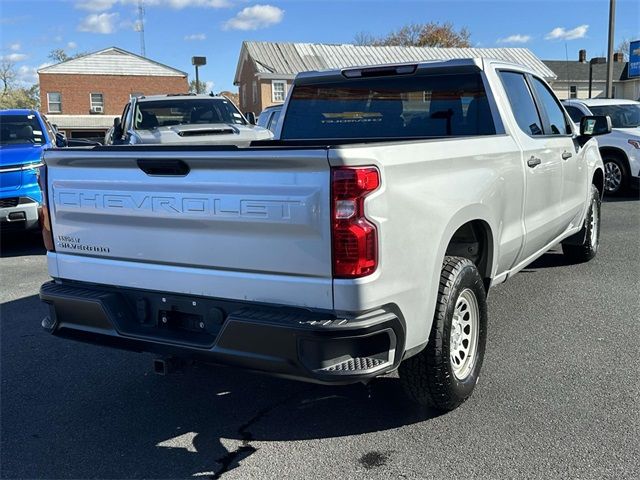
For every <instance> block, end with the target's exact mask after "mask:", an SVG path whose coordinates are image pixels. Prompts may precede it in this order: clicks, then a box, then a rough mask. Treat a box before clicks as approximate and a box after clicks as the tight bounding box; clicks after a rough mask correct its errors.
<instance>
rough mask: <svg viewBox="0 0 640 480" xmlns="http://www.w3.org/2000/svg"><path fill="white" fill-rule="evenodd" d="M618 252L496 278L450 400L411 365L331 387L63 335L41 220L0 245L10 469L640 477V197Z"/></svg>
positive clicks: (17, 474) (619, 207)
mask: <svg viewBox="0 0 640 480" xmlns="http://www.w3.org/2000/svg"><path fill="white" fill-rule="evenodd" d="M602 217H603V218H602V239H601V250H600V251H599V253H598V256H597V257H596V259H595V260H594V261H592V262H590V263H588V264H582V265H565V264H564V262H563V258H562V256H561V255H560V254H559V252H558V251H557V250H556V251H552V252H550V253H548V254H546V255H545V256H543V257H542V258H541V259H539V260H538V261H537V262H535V263H534V264H533V265H531V266H530V267H529V268H527V269H526V270H525V271H524V272H522V273H521V274H519V275H517V276H516V277H514V278H513V279H512V280H510V281H509V282H508V283H506V284H504V285H501V286H499V287H497V288H495V290H492V292H491V295H490V297H489V300H490V303H489V308H490V324H489V336H488V346H487V353H486V357H485V363H484V368H483V374H482V376H481V379H480V383H479V384H478V387H477V389H476V391H475V394H474V395H473V397H472V398H471V399H470V400H469V401H468V402H467V403H466V404H464V405H463V406H462V407H461V408H459V409H458V410H456V411H454V412H451V413H448V414H446V415H440V416H438V415H437V414H436V413H435V412H433V411H430V410H428V409H420V408H417V407H415V406H413V405H412V404H410V403H408V402H407V401H406V400H405V399H404V397H403V396H402V393H401V392H400V389H399V385H398V381H397V378H394V377H393V376H389V377H385V378H380V379H377V380H376V381H374V382H373V383H372V384H370V385H369V386H368V387H365V386H361V385H355V386H350V387H335V388H333V387H322V386H315V385H309V384H303V383H296V382H291V381H287V380H280V379H273V378H269V377H265V376H260V375H254V374H248V373H243V372H239V371H236V370H232V369H227V368H209V367H206V368H205V367H200V368H197V369H193V370H190V371H187V372H186V373H184V374H182V375H172V376H167V377H162V376H157V375H154V374H153V373H151V359H152V357H151V356H148V355H141V354H135V353H128V352H122V351H116V350H109V349H105V348H102V347H94V346H90V345H84V344H79V343H72V342H69V341H65V340H61V339H57V338H53V337H50V336H49V335H48V334H46V333H44V332H43V331H41V329H40V321H41V319H42V317H43V316H44V315H45V308H43V306H42V305H41V304H40V302H39V300H38V296H37V293H38V288H39V286H40V284H41V283H42V282H44V281H46V280H47V279H48V276H47V273H46V265H45V256H44V251H43V249H42V247H41V246H40V244H39V242H38V240H37V239H36V238H35V237H33V236H27V237H25V236H18V237H16V236H11V237H9V236H3V237H2V246H1V247H2V248H1V257H2V258H0V275H1V289H0V301H1V302H2V304H1V307H0V315H1V320H0V336H1V343H0V347H1V352H0V373H1V379H2V383H1V392H0V400H1V405H0V408H1V410H0V414H1V443H2V448H1V476H2V478H188V477H204V478H220V477H222V478H225V479H234V478H243V479H246V478H256V479H266V478H322V479H326V478H334V479H339V478H544V479H548V478H594V479H602V478H616V479H622V478H637V474H638V465H639V464H638V458H640V443H639V442H638V431H639V429H640V384H639V382H638V377H639V373H640V357H639V356H638V351H639V349H640V346H639V345H640V341H639V339H640V314H639V313H638V312H639V311H640V294H639V292H640V201H638V200H636V199H623V200H620V201H615V202H605V203H604V204H603V212H602Z"/></svg>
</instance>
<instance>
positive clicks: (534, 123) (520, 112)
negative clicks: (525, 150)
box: [500, 71, 544, 135]
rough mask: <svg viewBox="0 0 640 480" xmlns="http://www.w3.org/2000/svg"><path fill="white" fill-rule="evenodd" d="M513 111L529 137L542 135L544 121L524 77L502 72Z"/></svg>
mask: <svg viewBox="0 0 640 480" xmlns="http://www.w3.org/2000/svg"><path fill="white" fill-rule="evenodd" d="M500 78H501V80H502V84H503V85H504V89H505V90H506V92H507V97H508V98H509V103H510V104H511V110H512V111H513V115H514V116H515V118H516V122H517V123H518V126H519V127H520V129H521V130H522V131H523V132H525V133H526V134H527V135H542V134H543V133H544V132H543V130H542V121H541V120H540V115H539V114H538V109H537V108H536V104H535V103H534V101H533V96H532V95H531V91H530V90H529V86H528V85H527V82H526V80H525V78H524V75H523V74H521V73H517V72H504V71H503V72H500Z"/></svg>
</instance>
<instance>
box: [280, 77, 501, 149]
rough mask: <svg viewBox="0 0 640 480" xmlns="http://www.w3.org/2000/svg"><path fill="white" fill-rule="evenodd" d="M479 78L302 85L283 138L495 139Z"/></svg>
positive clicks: (295, 92)
mask: <svg viewBox="0 0 640 480" xmlns="http://www.w3.org/2000/svg"><path fill="white" fill-rule="evenodd" d="M495 133H496V129H495V126H494V122H493V117H492V114H491V109H490V107H489V102H488V100H487V95H486V92H485V89H484V84H483V82H482V78H481V77H480V75H479V74H477V73H470V74H455V75H452V74H450V75H445V74H439V75H428V76H425V75H422V76H416V75H412V76H393V77H382V78H358V79H348V80H347V79H345V80H342V81H336V82H331V83H321V84H315V85H297V86H295V87H294V88H293V92H292V93H291V96H290V100H289V106H288V109H287V114H286V115H285V117H284V125H283V128H282V135H281V138H282V139H286V140H292V139H296V140H302V139H316V138H326V139H339V138H344V139H360V138H362V139H366V138H408V137H449V136H465V135H493V134H495Z"/></svg>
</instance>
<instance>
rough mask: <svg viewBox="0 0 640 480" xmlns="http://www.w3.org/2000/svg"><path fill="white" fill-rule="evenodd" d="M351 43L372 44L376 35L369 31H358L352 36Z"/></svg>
mask: <svg viewBox="0 0 640 480" xmlns="http://www.w3.org/2000/svg"><path fill="white" fill-rule="evenodd" d="M353 43H354V44H356V45H374V44H375V43H376V37H374V36H373V35H371V34H370V33H369V32H358V33H356V35H355V37H353Z"/></svg>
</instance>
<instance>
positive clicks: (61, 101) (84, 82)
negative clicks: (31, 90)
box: [38, 47, 189, 139]
mask: <svg viewBox="0 0 640 480" xmlns="http://www.w3.org/2000/svg"><path fill="white" fill-rule="evenodd" d="M38 76H39V79H40V103H41V111H42V112H43V113H45V114H46V115H47V117H48V118H49V120H50V121H51V123H53V124H56V125H57V126H58V129H59V130H60V131H62V132H64V133H66V135H67V137H68V138H96V139H100V138H102V137H104V134H105V132H106V131H107V129H109V127H110V126H111V125H113V119H114V117H117V116H119V115H120V114H121V113H122V109H123V108H124V106H125V104H126V103H127V102H128V101H129V99H130V98H131V97H132V96H138V95H155V94H163V93H186V92H187V91H188V90H189V82H188V79H187V74H186V73H185V72H182V71H180V70H176V69H175V68H171V67H169V66H167V65H163V64H161V63H158V62H154V61H153V60H150V59H148V58H144V57H141V56H139V55H136V54H134V53H131V52H127V51H126V50H122V49H120V48H116V47H111V48H106V49H104V50H100V51H98V52H94V53H90V54H87V55H83V56H82V57H78V58H74V59H71V60H67V61H66V62H62V63H58V64H55V65H50V66H48V67H44V68H41V69H40V70H38Z"/></svg>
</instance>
